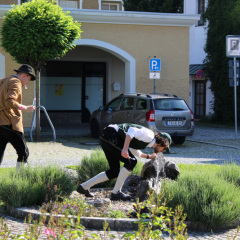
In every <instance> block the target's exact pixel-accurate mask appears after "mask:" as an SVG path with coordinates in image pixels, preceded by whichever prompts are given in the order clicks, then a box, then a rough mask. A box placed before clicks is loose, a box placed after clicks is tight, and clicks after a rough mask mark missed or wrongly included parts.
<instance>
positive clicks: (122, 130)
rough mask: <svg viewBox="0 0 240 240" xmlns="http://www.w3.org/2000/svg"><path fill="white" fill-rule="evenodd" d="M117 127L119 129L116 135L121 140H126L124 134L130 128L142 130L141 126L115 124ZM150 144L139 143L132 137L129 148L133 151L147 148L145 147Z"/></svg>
mask: <svg viewBox="0 0 240 240" xmlns="http://www.w3.org/2000/svg"><path fill="white" fill-rule="evenodd" d="M117 125H118V127H119V130H118V134H119V135H120V137H121V138H122V139H125V138H126V132H127V131H128V129H129V128H130V127H135V128H139V129H141V128H144V127H143V126H140V125H137V124H133V123H123V124H117ZM152 140H153V139H152ZM150 142H151V141H150ZM150 142H144V141H140V140H138V139H137V138H135V137H134V138H132V140H131V142H130V145H129V147H130V148H133V149H144V148H146V147H147V145H148V144H149V143H150Z"/></svg>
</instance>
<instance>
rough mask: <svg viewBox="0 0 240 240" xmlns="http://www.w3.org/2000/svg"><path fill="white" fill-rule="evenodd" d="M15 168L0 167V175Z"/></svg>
mask: <svg viewBox="0 0 240 240" xmlns="http://www.w3.org/2000/svg"><path fill="white" fill-rule="evenodd" d="M15 169H16V168H15V167H14V168H0V176H1V175H3V174H7V173H9V172H11V171H12V170H15Z"/></svg>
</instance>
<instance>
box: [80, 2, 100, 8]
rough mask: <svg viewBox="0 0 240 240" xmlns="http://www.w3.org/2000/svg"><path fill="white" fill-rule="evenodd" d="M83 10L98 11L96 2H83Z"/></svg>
mask: <svg viewBox="0 0 240 240" xmlns="http://www.w3.org/2000/svg"><path fill="white" fill-rule="evenodd" d="M82 8H83V9H99V6H98V0H83V2H82Z"/></svg>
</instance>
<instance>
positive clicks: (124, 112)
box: [90, 93, 194, 144]
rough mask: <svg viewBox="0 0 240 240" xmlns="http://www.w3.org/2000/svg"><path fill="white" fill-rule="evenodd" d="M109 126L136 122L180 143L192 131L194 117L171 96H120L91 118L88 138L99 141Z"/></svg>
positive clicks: (181, 103) (135, 94) (181, 100)
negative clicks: (167, 135) (163, 133)
mask: <svg viewBox="0 0 240 240" xmlns="http://www.w3.org/2000/svg"><path fill="white" fill-rule="evenodd" d="M111 123H135V124H139V125H142V126H145V127H147V128H150V129H152V130H153V131H157V132H159V131H162V132H167V133H169V134H170V135H171V137H172V140H173V142H174V143H175V144H183V143H184V141H185V139H186V136H191V135H192V134H193V132H194V116H193V112H192V111H191V109H190V108H189V107H188V105H187V103H186V102H185V101H184V100H183V99H181V98H179V97H177V96H176V95H171V94H143V93H134V94H120V95H119V96H118V97H116V98H114V99H113V100H112V101H110V102H109V103H108V104H107V105H106V106H104V107H100V108H99V109H98V110H96V111H94V112H93V113H92V115H91V118H90V130H91V136H92V137H94V138H98V137H99V136H100V133H101V131H102V129H103V128H104V127H106V126H107V125H109V124H111Z"/></svg>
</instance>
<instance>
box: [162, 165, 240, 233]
mask: <svg viewBox="0 0 240 240" xmlns="http://www.w3.org/2000/svg"><path fill="white" fill-rule="evenodd" d="M218 167H219V166H218ZM218 167H217V169H218ZM201 168H202V167H200V168H198V167H195V170H194V171H185V172H182V171H181V176H180V178H179V179H178V181H176V182H175V181H166V188H167V189H168V194H167V197H166V198H168V199H170V198H172V200H171V201H169V203H168V205H167V206H169V207H172V208H175V207H176V206H177V205H182V206H183V208H184V212H185V213H186V214H187V219H188V220H189V221H193V222H201V223H202V224H203V225H205V226H206V227H207V228H209V229H214V228H216V227H222V226H226V225H227V224H230V223H233V222H234V221H235V220H237V219H238V218H239V217H240V198H239V196H240V189H239V188H238V187H237V186H236V185H234V184H233V183H230V182H227V181H225V180H224V179H222V178H220V177H219V176H218V174H217V172H218V171H217V170H215V171H211V168H210V170H209V169H208V168H207V167H205V169H204V168H202V170H201ZM223 168H224V167H223V166H222V167H220V168H219V171H221V170H222V169H223Z"/></svg>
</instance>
